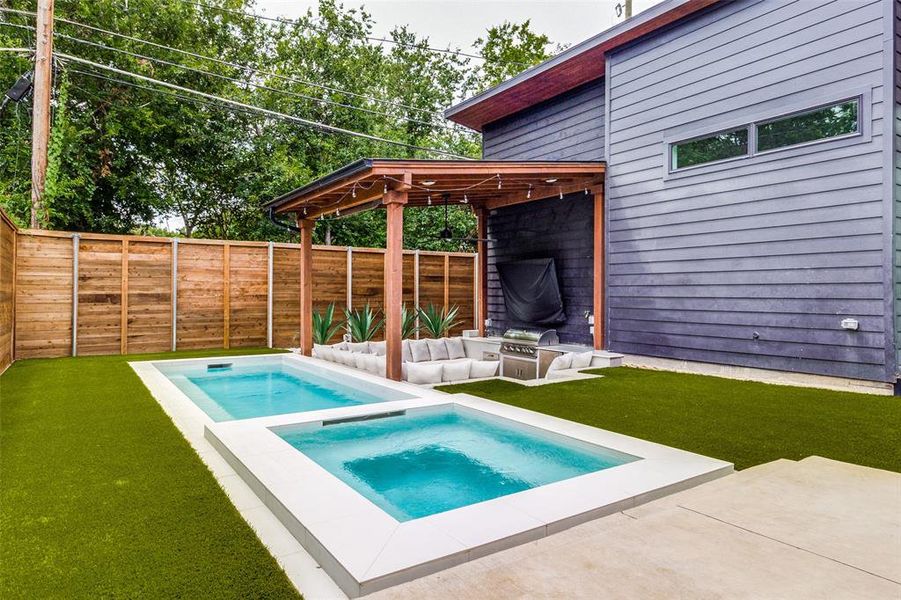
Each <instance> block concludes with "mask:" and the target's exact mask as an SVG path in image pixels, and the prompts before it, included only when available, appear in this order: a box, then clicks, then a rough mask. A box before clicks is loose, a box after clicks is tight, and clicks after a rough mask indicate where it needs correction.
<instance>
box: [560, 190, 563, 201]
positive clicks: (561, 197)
mask: <svg viewBox="0 0 901 600" xmlns="http://www.w3.org/2000/svg"><path fill="white" fill-rule="evenodd" d="M560 199H561V200H563V188H560Z"/></svg>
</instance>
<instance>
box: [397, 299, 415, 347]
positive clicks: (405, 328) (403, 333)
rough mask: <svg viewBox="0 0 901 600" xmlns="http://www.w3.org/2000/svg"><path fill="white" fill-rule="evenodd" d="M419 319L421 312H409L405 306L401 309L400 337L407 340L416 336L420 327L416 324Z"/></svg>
mask: <svg viewBox="0 0 901 600" xmlns="http://www.w3.org/2000/svg"><path fill="white" fill-rule="evenodd" d="M418 317H419V312H418V311H415V310H408V309H407V305H406V304H404V305H403V306H402V307H401V309H400V337H401V339H402V340H406V339H408V338H411V337H413V336H414V335H416V332H417V331H419V325H417V324H416V319H417V318H418Z"/></svg>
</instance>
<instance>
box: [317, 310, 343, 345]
mask: <svg viewBox="0 0 901 600" xmlns="http://www.w3.org/2000/svg"><path fill="white" fill-rule="evenodd" d="M312 325H313V342H314V343H316V344H328V343H329V341H330V340H331V339H332V338H333V337H335V334H336V333H338V330H339V329H341V328H342V327H343V326H344V322H343V321H341V320H337V321H336V320H335V303H334V302H332V303H330V304H329V305H328V306H327V307H326V308H325V311H324V312H321V313H320V312H319V311H315V312H314V313H313V323H312Z"/></svg>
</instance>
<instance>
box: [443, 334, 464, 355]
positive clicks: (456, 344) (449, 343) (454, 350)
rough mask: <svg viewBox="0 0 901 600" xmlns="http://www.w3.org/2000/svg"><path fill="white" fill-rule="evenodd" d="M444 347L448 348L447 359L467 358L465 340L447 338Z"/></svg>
mask: <svg viewBox="0 0 901 600" xmlns="http://www.w3.org/2000/svg"><path fill="white" fill-rule="evenodd" d="M444 345H445V346H446V347H447V357H448V358H449V359H451V360H453V359H455V358H466V348H465V347H464V346H463V338H459V337H452V338H447V339H446V340H444Z"/></svg>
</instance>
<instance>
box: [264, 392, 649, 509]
mask: <svg viewBox="0 0 901 600" xmlns="http://www.w3.org/2000/svg"><path fill="white" fill-rule="evenodd" d="M273 431H274V432H275V433H276V434H277V435H278V436H279V437H281V438H282V439H283V440H285V441H286V442H288V443H289V444H290V445H291V446H292V447H294V448H296V449H297V450H299V451H300V452H302V453H303V454H304V455H306V456H307V457H308V458H310V459H312V460H313V461H314V462H316V464H318V465H319V466H321V467H322V468H323V469H325V470H326V471H328V472H329V473H330V474H332V475H334V476H335V477H337V478H338V479H340V480H341V481H343V482H344V483H346V484H347V485H348V486H350V487H351V488H353V489H354V490H356V491H357V492H358V493H360V494H361V495H362V496H364V497H365V498H367V499H368V500H370V501H371V502H372V503H373V504H375V505H376V506H378V507H379V508H381V509H382V510H384V511H385V512H386V513H388V514H389V515H391V516H392V517H394V518H395V519H397V521H398V522H405V521H410V520H412V519H418V518H421V517H427V516H429V515H433V514H437V513H441V512H445V511H448V510H453V509H456V508H461V507H463V506H469V505H470V504H476V503H479V502H484V501H486V500H491V499H493V498H498V497H501V496H506V495H508V494H515V493H518V492H522V491H525V490H529V489H532V488H535V487H539V486H542V485H547V484H549V483H554V482H556V481H562V480H564V479H569V478H572V477H578V476H580V475H585V474H587V473H592V472H595V471H601V470H603V469H609V468H611V467H616V466H619V465H623V464H626V463H630V462H632V461H635V460H639V459H638V458H637V457H635V456H631V455H628V454H624V453H621V452H616V451H615V450H610V449H609V448H603V447H601V446H596V445H594V444H588V443H586V442H582V441H579V440H576V439H573V438H570V437H567V436H564V435H560V434H557V433H553V432H549V431H545V430H542V429H538V428H535V427H531V426H529V425H523V424H522V423H517V422H516V421H511V420H510V419H506V418H502V417H498V416H494V415H490V414H487V413H484V412H480V411H477V410H473V409H470V408H465V407H460V406H455V405H446V406H441V407H438V408H434V409H420V410H410V411H400V412H395V413H387V414H382V415H376V418H370V419H365V420H358V419H350V420H342V419H338V420H333V421H322V422H318V423H308V424H304V425H289V426H286V427H277V428H274V429H273Z"/></svg>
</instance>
